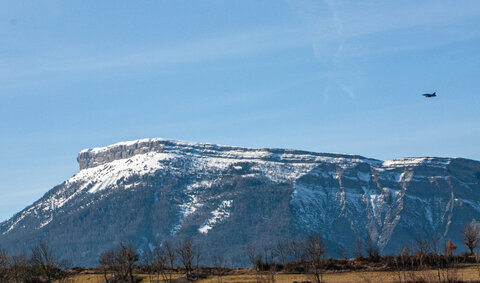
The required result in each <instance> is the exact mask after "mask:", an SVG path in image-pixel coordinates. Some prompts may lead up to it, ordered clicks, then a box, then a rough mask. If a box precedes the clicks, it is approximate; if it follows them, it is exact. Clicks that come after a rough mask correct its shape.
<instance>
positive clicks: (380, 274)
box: [56, 267, 480, 283]
mask: <svg viewBox="0 0 480 283" xmlns="http://www.w3.org/2000/svg"><path fill="white" fill-rule="evenodd" d="M138 276H139V277H141V278H142V281H141V282H142V283H154V282H155V283H156V280H152V281H151V280H150V278H149V276H148V275H146V274H142V275H138ZM181 276H182V275H181V274H176V275H174V276H173V277H175V278H178V277H181ZM440 276H441V281H440V282H445V281H446V279H447V278H446V277H447V276H450V278H455V280H456V281H452V282H457V281H462V282H479V281H478V280H480V273H479V270H478V269H477V268H475V267H466V268H459V269H457V270H453V269H452V270H450V271H449V272H447V271H445V270H444V271H442V272H441V274H440ZM403 279H407V280H408V281H410V280H414V279H416V280H419V281H421V280H424V281H422V282H439V281H438V273H437V270H426V271H402V272H393V271H371V272H366V271H358V272H335V273H331V272H330V273H325V274H324V275H323V282H326V283H349V282H364V283H393V282H406V281H405V280H403ZM308 280H309V281H312V282H314V278H313V277H311V276H310V275H306V274H276V275H275V281H274V282H276V283H292V282H293V281H298V282H301V281H308ZM444 280H445V281H444ZM63 282H64V283H103V282H104V279H103V275H101V274H80V275H75V276H72V277H69V278H66V279H64V280H63V281H56V283H63ZM160 282H165V281H160ZM196 282H199V283H220V282H221V283H243V282H245V283H256V282H272V280H271V277H270V276H269V274H249V273H246V274H233V275H226V276H222V278H221V279H220V278H218V277H217V276H210V277H209V278H206V279H202V280H198V281H196Z"/></svg>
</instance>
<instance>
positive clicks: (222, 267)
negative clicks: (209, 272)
mask: <svg viewBox="0 0 480 283" xmlns="http://www.w3.org/2000/svg"><path fill="white" fill-rule="evenodd" d="M213 268H214V270H215V274H216V275H217V278H218V283H222V277H223V276H224V275H225V273H226V271H227V268H226V261H225V258H224V256H223V255H222V254H218V255H213Z"/></svg>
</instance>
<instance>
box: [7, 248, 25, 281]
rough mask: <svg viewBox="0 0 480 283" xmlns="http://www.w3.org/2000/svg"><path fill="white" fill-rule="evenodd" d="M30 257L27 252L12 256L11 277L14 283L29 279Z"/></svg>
mask: <svg viewBox="0 0 480 283" xmlns="http://www.w3.org/2000/svg"><path fill="white" fill-rule="evenodd" d="M28 276H29V275H28V257H27V255H26V254H24V253H21V254H13V255H11V256H10V279H11V280H12V282H14V283H21V282H25V281H27V279H28Z"/></svg>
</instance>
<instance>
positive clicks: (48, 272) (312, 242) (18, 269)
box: [0, 223, 480, 283]
mask: <svg viewBox="0 0 480 283" xmlns="http://www.w3.org/2000/svg"><path fill="white" fill-rule="evenodd" d="M461 235H462V244H463V245H464V246H465V247H466V249H467V250H468V252H466V253H463V254H457V253H456V251H457V246H456V245H455V244H454V243H452V241H448V242H446V243H440V242H439V241H438V240H436V239H422V238H417V239H416V241H415V243H412V244H410V245H409V246H404V247H402V249H401V250H400V251H399V252H398V254H396V255H380V252H379V249H378V247H377V246H376V245H375V242H374V241H373V240H372V239H371V238H370V237H367V239H365V240H362V239H357V241H356V242H355V245H354V250H353V251H350V253H351V254H352V253H353V255H354V257H353V258H351V259H348V257H347V256H346V251H344V250H343V248H340V250H339V251H338V253H340V254H343V257H342V258H338V259H335V258H327V257H326V254H327V247H326V245H325V242H324V239H323V237H322V235H320V234H314V235H310V236H308V237H307V238H306V239H303V240H285V241H280V242H277V243H275V244H270V245H268V244H264V245H253V244H250V245H248V246H246V248H245V255H246V256H247V257H248V259H249V261H250V264H251V271H250V272H251V273H253V274H255V276H256V277H257V279H258V281H259V282H272V283H273V282H275V281H276V274H277V273H279V272H284V273H302V274H307V275H309V277H310V278H311V282H316V283H320V282H323V275H324V273H325V272H326V271H328V270H349V271H356V270H371V269H372V268H381V269H382V270H390V271H392V272H395V274H396V276H397V279H398V282H458V266H459V264H464V263H469V264H474V265H475V266H476V267H477V270H478V275H479V278H480V229H479V228H478V226H477V225H476V223H467V224H465V228H464V230H463V231H461ZM205 254H206V253H205V251H204V248H203V245H202V244H201V243H200V242H194V241H192V240H191V239H183V240H180V241H176V242H168V241H166V242H163V243H160V244H157V245H154V246H150V247H147V248H145V249H144V250H136V249H135V248H134V246H133V245H132V244H131V243H127V242H125V241H122V242H120V243H119V244H118V245H117V246H116V247H115V248H112V249H109V250H106V251H103V252H102V253H101V254H100V255H99V258H98V264H99V267H98V269H97V271H100V272H101V273H102V275H103V281H104V282H105V283H121V282H124V283H133V282H139V281H140V278H139V277H138V276H137V275H138V274H147V275H148V276H149V277H150V278H149V279H150V282H172V281H173V280H174V279H175V277H178V275H179V274H183V275H184V278H185V279H186V280H188V281H195V280H198V279H201V278H206V277H208V276H215V277H216V278H217V280H218V282H222V280H223V277H224V276H225V275H226V274H228V273H229V272H231V271H232V270H233V268H232V263H231V262H229V261H228V259H227V258H226V257H225V256H224V255H223V254H214V255H213V256H212V258H210V262H211V266H203V265H202V262H205V260H207V259H206V258H204V255H205ZM70 265H71V264H70V263H69V262H68V261H66V260H61V259H60V258H59V257H58V256H57V255H56V254H55V252H54V251H53V249H52V248H51V247H49V246H48V245H47V243H46V242H39V243H38V244H37V245H35V246H34V247H33V248H32V249H31V250H30V252H29V254H26V253H19V254H12V255H10V254H8V253H7V252H6V251H5V250H4V249H2V248H1V247H0V283H3V282H14V283H34V282H53V281H55V280H59V281H60V282H62V281H63V282H65V280H67V278H68V275H69V272H68V269H69V268H70ZM427 270H430V272H426V271H427ZM432 270H433V271H434V272H431V271H432ZM423 271H425V272H423Z"/></svg>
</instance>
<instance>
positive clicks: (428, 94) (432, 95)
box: [422, 92, 437, 97]
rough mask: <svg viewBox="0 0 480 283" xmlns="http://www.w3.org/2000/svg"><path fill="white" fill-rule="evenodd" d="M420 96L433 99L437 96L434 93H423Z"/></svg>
mask: <svg viewBox="0 0 480 283" xmlns="http://www.w3.org/2000/svg"><path fill="white" fill-rule="evenodd" d="M422 95H423V96H425V97H435V96H437V95H436V92H434V93H424V94H422Z"/></svg>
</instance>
